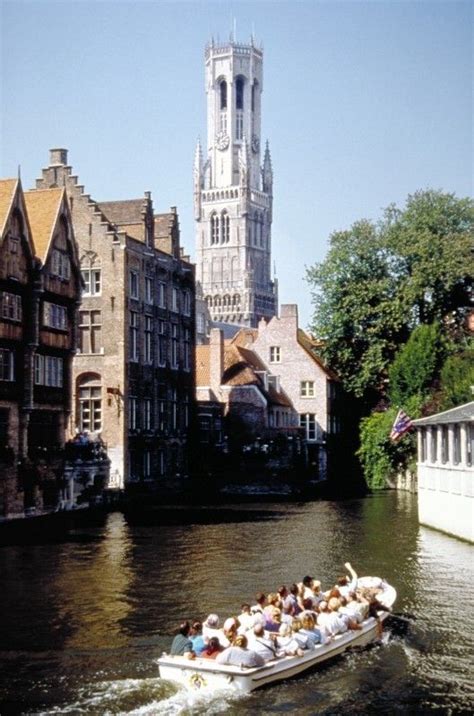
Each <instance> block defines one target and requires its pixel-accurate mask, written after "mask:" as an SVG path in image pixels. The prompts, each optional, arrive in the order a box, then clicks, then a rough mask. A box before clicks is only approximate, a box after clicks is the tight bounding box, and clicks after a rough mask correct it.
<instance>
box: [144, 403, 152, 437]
mask: <svg viewBox="0 0 474 716" xmlns="http://www.w3.org/2000/svg"><path fill="white" fill-rule="evenodd" d="M152 407H153V403H152V400H151V398H145V400H144V401H143V429H144V430H151V429H152V428H153V411H152Z"/></svg>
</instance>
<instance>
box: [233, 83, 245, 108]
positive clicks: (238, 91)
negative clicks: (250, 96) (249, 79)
mask: <svg viewBox="0 0 474 716" xmlns="http://www.w3.org/2000/svg"><path fill="white" fill-rule="evenodd" d="M235 108H236V109H243V108H244V78H243V77H237V79H236V81H235Z"/></svg>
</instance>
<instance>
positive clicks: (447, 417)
mask: <svg viewBox="0 0 474 716" xmlns="http://www.w3.org/2000/svg"><path fill="white" fill-rule="evenodd" d="M473 420H474V401H472V402H471V403H465V404H464V405H459V406H458V407H457V408H451V410H444V411H443V412H442V413H436V414H435V415H429V416H428V417H427V418H420V419H419V420H414V421H413V425H445V424H446V423H464V422H472V421H473Z"/></svg>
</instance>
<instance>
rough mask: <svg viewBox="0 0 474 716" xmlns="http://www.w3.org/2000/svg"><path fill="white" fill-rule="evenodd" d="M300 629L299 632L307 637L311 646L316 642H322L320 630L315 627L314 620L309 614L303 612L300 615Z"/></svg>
mask: <svg viewBox="0 0 474 716" xmlns="http://www.w3.org/2000/svg"><path fill="white" fill-rule="evenodd" d="M300 620H301V629H300V634H304V635H305V636H307V637H308V641H309V643H310V644H312V646H316V644H324V641H325V639H324V637H323V635H322V633H321V630H320V629H318V628H317V627H316V622H315V620H314V618H313V617H312V616H311V615H310V614H304V615H303V616H302V617H301V619H300Z"/></svg>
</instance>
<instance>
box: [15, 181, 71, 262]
mask: <svg viewBox="0 0 474 716" xmlns="http://www.w3.org/2000/svg"><path fill="white" fill-rule="evenodd" d="M64 193H65V189H64V188H61V189H59V188H58V189H34V190H33V191H26V192H25V203H26V209H27V212H28V219H29V222H30V226H31V230H32V234H33V243H34V246H35V253H36V255H37V256H38V257H39V258H40V259H41V261H42V262H43V263H44V262H45V260H46V256H47V254H48V249H49V244H50V242H51V239H52V236H53V230H54V227H55V226H56V220H57V217H58V213H59V208H60V206H61V202H62V199H63V196H64Z"/></svg>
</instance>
